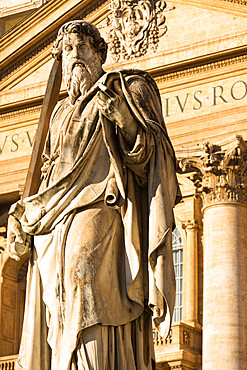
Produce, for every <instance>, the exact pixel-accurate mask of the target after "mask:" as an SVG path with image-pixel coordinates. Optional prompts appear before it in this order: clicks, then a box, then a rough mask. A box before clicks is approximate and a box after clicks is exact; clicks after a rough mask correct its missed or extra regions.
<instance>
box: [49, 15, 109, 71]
mask: <svg viewBox="0 0 247 370" xmlns="http://www.w3.org/2000/svg"><path fill="white" fill-rule="evenodd" d="M68 33H78V34H79V35H82V34H84V35H86V36H91V37H90V41H91V44H92V47H93V48H94V50H95V51H96V53H97V54H99V56H100V59H101V64H104V63H105V61H106V55H107V43H106V42H105V40H104V39H103V38H102V37H101V36H100V33H99V31H98V29H97V28H96V27H95V26H94V25H93V24H91V23H89V22H86V21H81V20H75V21H71V22H68V23H65V24H64V25H62V27H61V28H60V29H59V31H58V34H57V39H56V41H55V42H54V44H53V47H52V56H53V58H55V59H58V60H62V41H63V37H64V35H65V34H68Z"/></svg>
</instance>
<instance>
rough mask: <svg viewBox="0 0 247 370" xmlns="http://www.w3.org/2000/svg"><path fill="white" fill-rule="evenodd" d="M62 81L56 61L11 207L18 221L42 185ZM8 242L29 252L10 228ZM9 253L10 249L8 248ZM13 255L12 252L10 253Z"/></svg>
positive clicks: (14, 247) (13, 248)
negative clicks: (17, 194)
mask: <svg viewBox="0 0 247 370" xmlns="http://www.w3.org/2000/svg"><path fill="white" fill-rule="evenodd" d="M61 81H62V63H61V62H60V61H59V60H55V61H54V63H53V66H52V69H51V72H50V75H49V78H48V82H47V86H46V91H45V96H44V100H43V104H42V108H41V113H40V118H39V123H38V127H37V130H36V133H35V137H34V143H33V150H32V153H31V158H30V162H29V167H28V170H27V176H26V181H25V185H24V189H23V193H22V195H21V199H20V201H19V202H17V203H15V204H13V205H12V206H11V207H10V210H9V215H13V216H15V217H16V218H17V219H20V218H21V216H22V214H23V211H24V208H23V199H24V198H26V197H29V196H31V195H34V194H36V193H37V192H38V189H39V184H40V174H41V166H42V157H41V156H42V153H43V150H44V146H45V141H46V137H47V133H48V130H49V123H50V118H51V114H52V111H53V109H54V107H55V105H56V103H57V101H58V98H59V91H60V87H61ZM8 240H10V246H11V247H10V249H12V250H15V251H18V252H19V253H20V255H23V254H26V253H27V252H28V251H29V247H28V246H27V245H26V244H23V243H19V242H18V241H16V240H15V241H11V237H10V236H9V227H8ZM8 251H9V247H8ZM9 253H10V255H11V251H9ZM12 257H13V258H15V259H16V260H17V261H18V260H19V259H20V258H19V257H18V256H14V255H13V256H12Z"/></svg>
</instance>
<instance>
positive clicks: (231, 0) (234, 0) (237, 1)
mask: <svg viewBox="0 0 247 370" xmlns="http://www.w3.org/2000/svg"><path fill="white" fill-rule="evenodd" d="M220 1H224V2H226V3H234V4H239V5H247V1H242V0H220Z"/></svg>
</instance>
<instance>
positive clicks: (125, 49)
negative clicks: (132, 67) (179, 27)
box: [108, 0, 174, 61]
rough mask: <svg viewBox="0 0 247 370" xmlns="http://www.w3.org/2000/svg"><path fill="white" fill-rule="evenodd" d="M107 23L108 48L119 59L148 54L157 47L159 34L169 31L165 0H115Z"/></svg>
mask: <svg viewBox="0 0 247 370" xmlns="http://www.w3.org/2000/svg"><path fill="white" fill-rule="evenodd" d="M110 9H111V15H110V16H109V18H108V24H109V25H110V27H111V29H110V31H109V34H108V38H109V40H108V44H109V49H110V51H111V53H112V55H113V59H114V60H115V61H118V60H119V59H120V58H121V57H122V58H123V59H131V58H134V57H139V56H142V55H145V54H146V52H147V50H148V49H150V50H152V51H154V52H155V51H156V49H157V47H158V43H159V38H160V37H161V36H163V35H164V34H165V33H166V32H167V26H166V25H165V22H166V17H165V12H167V11H169V10H172V9H174V7H173V8H168V7H167V4H166V2H165V1H163V0H161V1H155V0H141V1H138V0H112V1H111V4H110Z"/></svg>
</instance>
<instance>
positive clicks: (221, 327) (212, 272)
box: [203, 202, 247, 370]
mask: <svg viewBox="0 0 247 370" xmlns="http://www.w3.org/2000/svg"><path fill="white" fill-rule="evenodd" d="M246 238H247V205H242V204H238V203H229V202H222V203H217V204H212V205H209V206H207V207H206V208H205V209H204V319H203V368H204V369H205V370H206V369H210V370H218V369H225V370H233V369H245V368H246V363H247V352H246V348H247V311H246V306H247V248H246Z"/></svg>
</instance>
